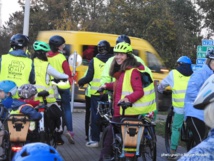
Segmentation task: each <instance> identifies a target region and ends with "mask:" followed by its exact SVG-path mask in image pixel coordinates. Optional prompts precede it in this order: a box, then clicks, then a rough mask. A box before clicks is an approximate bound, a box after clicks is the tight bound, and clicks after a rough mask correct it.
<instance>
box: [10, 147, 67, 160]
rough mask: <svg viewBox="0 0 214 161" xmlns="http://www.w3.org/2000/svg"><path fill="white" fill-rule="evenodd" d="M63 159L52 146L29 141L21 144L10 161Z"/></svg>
mask: <svg viewBox="0 0 214 161" xmlns="http://www.w3.org/2000/svg"><path fill="white" fill-rule="evenodd" d="M29 160H30V161H63V159H62V157H61V156H60V154H59V153H58V152H57V150H56V149H54V148H53V147H52V146H49V145H48V144H45V143H29V144H26V145H25V146H23V148H22V149H21V150H20V151H18V152H17V153H16V154H15V156H14V157H13V159H12V161H29Z"/></svg>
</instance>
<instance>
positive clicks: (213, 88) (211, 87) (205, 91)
mask: <svg viewBox="0 0 214 161" xmlns="http://www.w3.org/2000/svg"><path fill="white" fill-rule="evenodd" d="M211 102H214V74H212V75H211V76H210V77H209V78H208V79H207V80H206V81H205V82H204V84H203V85H202V87H201V89H200V90H199V93H198V95H197V97H196V99H195V101H194V103H193V106H194V107H195V108H196V109H201V110H203V109H205V107H206V106H207V105H208V104H209V103H211Z"/></svg>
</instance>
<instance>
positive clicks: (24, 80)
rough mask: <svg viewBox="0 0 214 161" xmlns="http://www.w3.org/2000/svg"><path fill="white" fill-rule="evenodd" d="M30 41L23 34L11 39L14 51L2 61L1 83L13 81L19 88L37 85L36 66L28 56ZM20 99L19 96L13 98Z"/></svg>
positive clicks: (0, 64) (0, 60) (4, 56)
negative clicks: (2, 81)
mask: <svg viewBox="0 0 214 161" xmlns="http://www.w3.org/2000/svg"><path fill="white" fill-rule="evenodd" d="M28 43H29V39H28V37H27V36H25V35H23V34H15V35H13V36H12V37H11V39H10V46H11V48H12V49H13V50H12V51H10V52H9V53H8V54H5V55H2V57H1V59H0V81H1V80H11V81H14V82H15V83H16V85H17V86H18V87H20V86H21V85H23V84H28V83H30V84H33V83H35V73H34V65H33V62H32V60H31V59H30V58H28V55H27V54H26V50H27V46H28ZM13 97H14V98H18V94H16V95H14V96H13Z"/></svg>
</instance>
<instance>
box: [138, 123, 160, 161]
mask: <svg viewBox="0 0 214 161" xmlns="http://www.w3.org/2000/svg"><path fill="white" fill-rule="evenodd" d="M141 142H142V143H141V149H142V150H141V154H142V159H143V161H156V156H157V147H156V135H155V128H154V125H151V126H148V127H145V129H144V135H143V139H142V141H141Z"/></svg>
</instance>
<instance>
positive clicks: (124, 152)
mask: <svg viewBox="0 0 214 161" xmlns="http://www.w3.org/2000/svg"><path fill="white" fill-rule="evenodd" d="M118 105H119V106H122V109H123V114H122V116H124V113H125V109H126V108H128V107H131V106H132V105H131V103H125V102H121V103H119V104H118ZM103 117H104V118H105V119H106V120H107V121H108V122H109V124H111V125H112V126H113V130H112V131H113V144H112V148H113V158H111V160H114V161H137V159H138V158H139V157H142V159H143V160H144V161H147V160H151V161H156V152H157V151H156V135H155V128H154V127H155V123H154V122H152V121H151V120H150V119H148V118H146V117H143V116H141V115H140V116H138V118H126V117H124V118H123V119H122V120H121V121H120V122H114V121H112V120H111V118H110V117H109V115H108V114H104V115H103ZM118 127H119V128H121V130H120V129H118ZM105 132H106V133H107V130H106V131H105ZM104 136H106V135H104ZM103 139H104V140H105V138H103Z"/></svg>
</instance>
